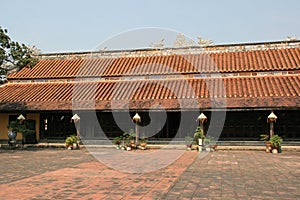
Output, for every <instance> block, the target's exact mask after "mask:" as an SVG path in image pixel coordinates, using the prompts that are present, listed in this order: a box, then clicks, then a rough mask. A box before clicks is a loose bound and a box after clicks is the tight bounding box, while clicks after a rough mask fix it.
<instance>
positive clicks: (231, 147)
mask: <svg viewBox="0 0 300 200" xmlns="http://www.w3.org/2000/svg"><path fill="white" fill-rule="evenodd" d="M0 148H2V149H9V145H8V144H0ZM16 148H22V145H21V144H17V146H16ZM23 148H25V149H26V148H66V146H65V144H64V143H38V144H25V145H24V146H23ZM81 148H115V145H111V144H101V145H94V144H88V145H81ZM147 148H148V149H186V146H185V145H183V144H165V145H164V144H148V145H147ZM265 148H266V147H265V146H260V145H252V146H250V145H218V147H217V150H219V151H265ZM281 148H282V150H283V151H300V145H299V146H294V145H284V146H282V147H281Z"/></svg>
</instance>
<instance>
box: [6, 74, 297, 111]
mask: <svg viewBox="0 0 300 200" xmlns="http://www.w3.org/2000/svg"><path fill="white" fill-rule="evenodd" d="M222 83H223V84H224V88H225V90H224V91H223V90H222ZM0 94H1V95H0V109H1V110H15V109H25V110H71V109H72V100H74V102H73V103H74V105H73V106H75V107H73V109H75V108H76V109H93V108H96V109H99V110H105V109H111V108H113V109H125V108H126V106H130V108H131V109H148V108H151V107H152V106H154V105H161V106H163V107H165V109H180V108H187V109H189V108H212V107H220V108H223V107H226V105H227V107H228V108H244V107H249V108H256V107H295V108H300V76H298V75H285V76H252V77H230V78H206V79H203V78H198V79H196V78H194V79H165V80H137V81H101V82H77V83H75V82H65V83H62V82H53V83H28V84H14V83H12V84H8V85H6V86H2V87H0ZM224 99H226V102H227V104H223V100H224ZM181 100H183V101H181ZM212 100H213V101H212ZM195 102H196V103H197V104H195ZM180 103H181V105H180Z"/></svg>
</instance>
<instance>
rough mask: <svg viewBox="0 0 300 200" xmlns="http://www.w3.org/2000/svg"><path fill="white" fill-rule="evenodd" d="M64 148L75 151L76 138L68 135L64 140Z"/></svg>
mask: <svg viewBox="0 0 300 200" xmlns="http://www.w3.org/2000/svg"><path fill="white" fill-rule="evenodd" d="M65 143H66V147H67V149H77V137H76V135H70V136H69V137H67V138H66V141H65Z"/></svg>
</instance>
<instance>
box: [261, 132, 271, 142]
mask: <svg viewBox="0 0 300 200" xmlns="http://www.w3.org/2000/svg"><path fill="white" fill-rule="evenodd" d="M269 138H270V136H269V134H261V135H260V140H262V141H268V140H269Z"/></svg>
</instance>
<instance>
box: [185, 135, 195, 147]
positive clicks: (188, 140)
mask: <svg viewBox="0 0 300 200" xmlns="http://www.w3.org/2000/svg"><path fill="white" fill-rule="evenodd" d="M184 140H185V145H186V148H187V150H191V149H192V145H193V138H192V137H191V136H185V138H184Z"/></svg>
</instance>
